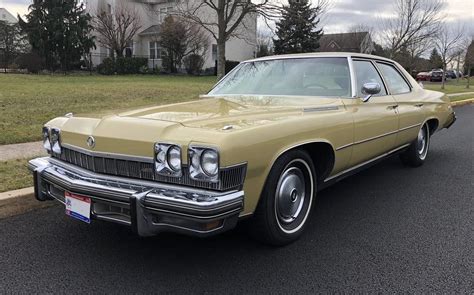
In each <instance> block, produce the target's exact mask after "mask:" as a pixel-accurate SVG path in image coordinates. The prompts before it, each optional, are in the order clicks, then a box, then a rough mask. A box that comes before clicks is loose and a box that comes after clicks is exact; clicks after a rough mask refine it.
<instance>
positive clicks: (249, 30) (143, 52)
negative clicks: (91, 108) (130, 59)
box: [85, 0, 257, 69]
mask: <svg viewBox="0 0 474 295" xmlns="http://www.w3.org/2000/svg"><path fill="white" fill-rule="evenodd" d="M194 1H200V0H194ZM85 4H86V10H87V12H88V13H90V14H91V15H92V16H94V15H97V14H98V13H101V12H104V11H106V12H108V13H112V12H113V10H114V8H115V7H117V6H118V5H126V7H129V8H130V9H134V10H135V11H136V12H137V13H138V15H139V17H140V22H141V29H140V30H139V32H138V33H137V34H136V35H135V37H134V38H133V44H130V47H129V48H127V51H128V54H130V53H131V55H132V56H137V57H146V58H148V65H149V67H150V68H152V67H156V66H161V57H160V46H159V38H158V33H159V32H160V24H161V23H162V22H163V20H164V19H165V17H166V16H167V15H168V14H169V13H170V12H173V11H175V10H176V9H177V5H178V4H177V2H176V0H86V1H85ZM212 12H213V10H211V9H210V8H209V12H208V14H209V16H208V18H209V19H212V18H215V16H214V13H212ZM239 32H241V33H240V35H239V38H235V37H234V38H231V39H230V40H229V41H228V42H227V44H226V59H227V60H234V61H242V60H246V59H250V58H253V57H255V54H256V39H257V16H256V15H248V16H247V17H246V18H245V26H240V28H239ZM207 34H208V35H209V38H208V39H209V46H208V47H209V49H208V52H207V54H206V57H205V64H204V69H205V68H211V67H214V66H215V61H216V60H217V44H216V40H215V39H214V38H213V37H212V36H211V34H210V33H208V32H207ZM96 46H97V48H96V49H95V50H93V51H92V63H93V64H94V65H98V64H100V63H101V62H102V61H103V60H104V59H105V58H106V57H107V56H109V50H108V49H107V48H103V47H101V46H100V45H99V44H96Z"/></svg>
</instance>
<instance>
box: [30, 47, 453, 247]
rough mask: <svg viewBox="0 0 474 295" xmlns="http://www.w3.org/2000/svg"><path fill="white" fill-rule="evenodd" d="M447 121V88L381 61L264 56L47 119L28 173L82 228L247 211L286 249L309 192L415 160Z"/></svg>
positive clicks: (209, 230) (191, 220) (220, 226)
mask: <svg viewBox="0 0 474 295" xmlns="http://www.w3.org/2000/svg"><path fill="white" fill-rule="evenodd" d="M455 119H456V117H455V114H454V111H453V109H452V108H451V106H450V101H449V98H448V97H447V96H446V95H444V94H443V93H440V92H435V91H430V90H425V89H422V88H421V87H420V86H419V85H418V83H417V82H416V81H415V80H414V79H413V78H411V77H410V75H409V74H408V73H407V72H406V71H405V70H404V69H403V68H402V67H401V66H400V65H399V64H398V63H396V62H394V61H392V60H389V59H385V58H382V57H378V56H372V55H364V54H356V53H314V54H297V55H281V56H271V57H264V58H259V59H254V60H249V61H245V62H242V63H241V64H240V65H238V66H237V67H236V68H235V69H234V70H232V71H231V72H230V73H229V74H228V75H227V76H226V77H224V78H223V79H222V80H221V81H219V82H218V83H217V84H216V85H215V86H214V88H212V90H210V91H209V93H207V94H206V95H204V96H202V97H201V99H199V100H193V101H190V102H185V103H179V104H173V105H165V106H156V107H149V108H144V109H139V110H133V111H128V112H123V113H120V114H117V115H112V116H106V117H103V118H96V117H94V116H89V117H88V116H74V115H72V114H68V115H66V116H63V117H59V118H55V119H53V120H51V121H49V122H48V123H46V125H45V126H44V128H43V144H44V147H45V149H46V150H47V151H48V153H49V154H50V156H49V157H42V158H36V159H33V160H31V161H30V162H29V168H30V169H31V171H33V175H34V183H35V195H36V198H37V199H38V200H40V201H46V200H57V201H59V202H61V203H63V204H64V206H65V212H66V214H67V215H69V216H71V217H74V218H77V219H80V220H82V221H85V222H88V223H89V222H91V219H98V220H104V221H109V222H116V223H119V224H123V225H127V226H130V228H131V229H132V230H133V231H134V232H136V233H137V234H138V235H141V236H150V235H155V234H157V233H160V232H164V231H171V232H178V233H183V234H191V235H196V236H201V237H202V236H209V235H213V234H217V233H221V232H224V231H226V230H229V229H231V228H233V227H235V225H236V224H237V222H238V221H239V220H242V219H244V218H251V219H250V221H249V224H250V226H249V228H250V230H252V231H253V232H254V234H255V236H256V237H257V238H258V239H261V240H263V241H264V242H266V243H270V244H273V245H285V244H288V243H290V242H292V241H294V240H296V239H297V238H298V237H299V236H301V234H302V233H303V231H304V228H305V227H306V226H307V225H308V217H309V216H310V211H311V209H312V207H314V206H317V202H316V204H315V199H316V196H317V194H318V191H320V190H321V189H323V188H325V187H327V186H329V185H331V184H333V183H335V182H337V181H338V180H340V179H342V178H344V177H347V176H349V175H351V174H353V173H355V172H357V171H359V170H361V169H363V168H365V167H368V166H370V165H372V164H374V163H376V162H377V161H379V160H381V159H383V158H386V157H388V156H391V155H394V154H399V155H400V158H401V160H402V162H403V163H404V164H406V165H408V166H412V167H418V166H421V165H422V164H423V163H424V162H425V161H426V159H427V156H428V151H429V146H430V138H431V136H432V135H433V134H435V133H436V132H437V131H438V130H441V129H443V128H448V127H450V126H451V124H453V123H454V121H455ZM394 181H396V180H394ZM422 181H423V180H420V182H422ZM367 189H368V190H370V188H367ZM381 197H383V196H381Z"/></svg>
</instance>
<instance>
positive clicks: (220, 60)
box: [217, 40, 225, 80]
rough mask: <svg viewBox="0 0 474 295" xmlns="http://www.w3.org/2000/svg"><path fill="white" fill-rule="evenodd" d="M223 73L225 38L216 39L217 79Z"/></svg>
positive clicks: (222, 75)
mask: <svg viewBox="0 0 474 295" xmlns="http://www.w3.org/2000/svg"><path fill="white" fill-rule="evenodd" d="M224 75H225V40H217V80H220V79H222V77H224Z"/></svg>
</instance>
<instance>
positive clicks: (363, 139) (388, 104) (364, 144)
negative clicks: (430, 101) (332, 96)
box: [343, 59, 398, 166]
mask: <svg viewBox="0 0 474 295" xmlns="http://www.w3.org/2000/svg"><path fill="white" fill-rule="evenodd" d="M352 64H353V75H354V76H355V79H354V80H355V85H356V86H355V87H356V88H355V89H356V90H357V91H356V94H357V95H356V96H357V98H352V99H344V100H343V101H344V104H345V105H346V108H347V109H348V111H349V113H351V114H352V116H353V120H354V139H353V143H352V146H353V150H352V156H351V160H350V164H349V166H356V165H358V164H361V163H363V162H366V161H369V160H371V159H373V158H375V157H377V156H379V155H381V154H384V153H385V152H387V151H389V150H391V149H393V148H394V146H395V138H396V134H397V132H398V113H397V107H398V105H397V102H396V101H395V100H394V99H393V97H392V96H391V95H389V93H388V91H387V88H386V87H385V84H384V82H383V80H382V78H381V76H380V73H379V72H378V70H377V68H376V67H375V64H374V63H373V62H372V61H371V60H368V59H353V61H352ZM368 82H376V83H379V84H380V85H381V88H382V91H381V92H380V93H379V94H377V95H374V96H372V97H371V98H370V99H369V101H367V102H363V101H362V100H361V99H360V98H362V97H364V96H365V94H363V93H362V91H361V89H362V86H363V85H364V83H368Z"/></svg>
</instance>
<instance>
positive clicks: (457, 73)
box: [456, 53, 461, 84]
mask: <svg viewBox="0 0 474 295" xmlns="http://www.w3.org/2000/svg"><path fill="white" fill-rule="evenodd" d="M460 62H461V53H459V55H458V60H457V66H456V84H459V63H460Z"/></svg>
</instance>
